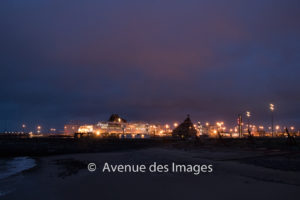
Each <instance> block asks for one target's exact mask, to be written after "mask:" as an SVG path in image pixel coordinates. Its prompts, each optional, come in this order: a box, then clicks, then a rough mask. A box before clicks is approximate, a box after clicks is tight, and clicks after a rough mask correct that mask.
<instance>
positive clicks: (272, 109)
mask: <svg viewBox="0 0 300 200" xmlns="http://www.w3.org/2000/svg"><path fill="white" fill-rule="evenodd" d="M270 110H271V111H272V112H273V111H274V110H275V106H274V104H272V103H270Z"/></svg>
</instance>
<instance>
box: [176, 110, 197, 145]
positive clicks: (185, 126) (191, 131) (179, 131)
mask: <svg viewBox="0 0 300 200" xmlns="http://www.w3.org/2000/svg"><path fill="white" fill-rule="evenodd" d="M196 134H197V131H196V129H195V128H194V125H193V123H192V121H191V119H190V115H188V116H187V118H186V119H185V120H184V121H183V122H182V123H181V124H180V125H179V126H178V127H176V128H175V129H174V130H173V132H172V135H173V137H175V138H181V139H186V138H195V137H196Z"/></svg>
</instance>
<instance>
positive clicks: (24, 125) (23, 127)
mask: <svg viewBox="0 0 300 200" xmlns="http://www.w3.org/2000/svg"><path fill="white" fill-rule="evenodd" d="M25 128H26V124H22V129H23V132H24V133H25Z"/></svg>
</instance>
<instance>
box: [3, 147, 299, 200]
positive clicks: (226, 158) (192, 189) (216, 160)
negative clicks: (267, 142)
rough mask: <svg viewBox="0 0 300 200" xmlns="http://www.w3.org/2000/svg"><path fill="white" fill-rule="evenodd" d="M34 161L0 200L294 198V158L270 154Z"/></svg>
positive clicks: (154, 152) (168, 152)
mask: <svg viewBox="0 0 300 200" xmlns="http://www.w3.org/2000/svg"><path fill="white" fill-rule="evenodd" d="M298 155H299V154H298ZM298 157H299V156H298ZM270 158H272V160H275V161H276V160H277V162H278V160H282V161H283V162H284V159H285V158H288V159H289V160H291V159H292V160H293V163H294V165H296V167H294V168H293V167H291V168H287V169H284V168H283V167H282V166H280V165H277V169H274V167H273V168H269V167H268V166H262V165H261V164H260V163H267V161H265V162H261V161H260V162H258V161H257V160H262V159H265V160H267V159H270ZM279 158H280V159H279ZM90 162H93V163H95V164H97V167H98V168H97V170H96V171H95V172H89V171H88V170H87V164H88V163H90ZM105 162H108V163H110V164H145V165H149V164H151V163H153V162H157V163H161V164H169V163H172V162H176V163H181V164H183V163H185V164H212V165H213V167H214V171H213V172H212V173H209V174H208V173H202V174H199V175H194V174H192V173H103V172H102V171H101V169H100V168H101V166H102V165H103V164H104V163H105ZM37 163H38V165H37V167H36V168H34V169H32V170H29V171H27V172H24V173H22V174H20V175H18V177H19V179H21V180H20V181H18V182H16V184H15V190H14V191H12V192H11V193H9V194H7V195H5V196H3V197H2V199H4V200H10V199H32V200H34V199H45V200H48V199H49V200H50V199H56V200H57V199H125V198H126V199H141V198H142V199H171V198H172V199H201V198H202V199H203V198H204V199H266V198H268V199H289V200H292V199H299V189H300V171H299V168H297V164H298V163H299V159H298V158H297V155H287V154H284V153H283V152H276V151H268V152H266V151H263V150H262V151H255V152H254V151H247V150H240V151H236V150H234V151H233V150H225V151H224V150H222V151H220V150H219V149H210V150H207V149H201V150H199V149H198V150H188V151H185V150H178V149H169V148H150V149H141V150H131V151H122V152H110V153H93V154H71V155H59V156H49V157H42V158H40V159H38V161H37ZM273 166H275V165H273ZM283 166H284V165H283ZM14 178H16V176H15V177H14Z"/></svg>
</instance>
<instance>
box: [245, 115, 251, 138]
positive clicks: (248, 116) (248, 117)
mask: <svg viewBox="0 0 300 200" xmlns="http://www.w3.org/2000/svg"><path fill="white" fill-rule="evenodd" d="M246 116H247V119H248V133H249V132H250V129H249V126H250V117H251V113H250V112H249V111H247V112H246Z"/></svg>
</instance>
